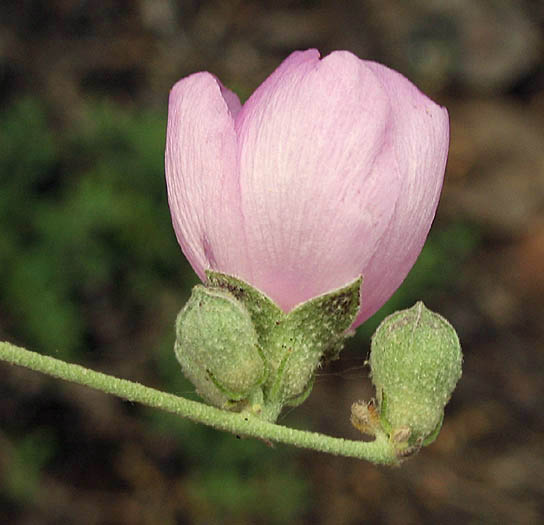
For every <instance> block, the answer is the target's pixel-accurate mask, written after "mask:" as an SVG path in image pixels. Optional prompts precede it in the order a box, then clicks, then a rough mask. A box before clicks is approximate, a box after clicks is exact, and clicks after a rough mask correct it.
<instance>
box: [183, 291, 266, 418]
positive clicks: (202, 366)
mask: <svg viewBox="0 0 544 525" xmlns="http://www.w3.org/2000/svg"><path fill="white" fill-rule="evenodd" d="M175 352H176V357H177V359H178V361H179V362H180V364H181V368H182V369H183V372H184V374H185V375H186V377H187V378H188V379H189V380H190V381H191V382H192V383H193V384H194V385H195V387H196V390H197V392H198V393H199V394H200V395H201V396H202V397H203V398H204V399H206V400H207V401H209V402H210V403H212V404H214V405H216V406H219V407H221V408H231V409H238V408H240V407H241V406H243V404H244V403H243V402H244V401H246V400H248V399H249V398H250V397H251V396H252V395H253V394H255V393H256V392H257V391H258V390H259V386H260V385H261V384H262V383H263V382H264V381H265V379H266V375H267V373H266V372H267V369H266V365H265V362H264V360H263V356H262V351H261V349H260V347H259V345H258V340H257V333H256V332H255V328H254V327H253V324H252V322H251V318H250V315H249V313H248V311H247V309H246V308H245V307H244V306H243V304H242V303H241V302H240V301H238V300H237V299H236V298H235V297H234V296H233V295H232V294H231V293H229V292H227V291H225V290H220V289H217V288H205V287H204V286H200V285H199V286H195V287H194V288H193V293H192V295H191V298H190V299H189V301H188V302H187V304H186V305H185V306H184V308H183V309H182V310H181V312H180V313H179V315H178V318H177V320H176V344H175Z"/></svg>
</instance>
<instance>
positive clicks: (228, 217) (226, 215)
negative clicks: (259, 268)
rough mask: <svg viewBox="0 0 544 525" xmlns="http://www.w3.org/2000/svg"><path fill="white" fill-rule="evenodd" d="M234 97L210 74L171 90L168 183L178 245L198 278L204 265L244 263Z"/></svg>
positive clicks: (203, 275) (236, 103)
mask: <svg viewBox="0 0 544 525" xmlns="http://www.w3.org/2000/svg"><path fill="white" fill-rule="evenodd" d="M239 109H240V102H239V101H238V98H237V97H236V95H234V94H233V93H231V92H230V91H228V90H226V88H224V87H223V86H222V85H221V84H220V83H219V81H218V80H217V79H216V78H215V77H213V76H212V75H211V74H209V73H196V74H194V75H191V76H189V77H187V78H184V79H183V80H181V81H179V82H178V83H177V84H176V85H175V86H174V88H173V89H172V91H171V93H170V99H169V106H168V127H167V133H166V135H167V136H166V155H165V164H166V182H167V189H168V202H169V204H170V211H171V214H172V222H173V225H174V230H175V232H176V237H177V239H178V242H179V244H180V245H181V248H182V250H183V252H184V254H185V256H186V257H187V259H188V260H189V262H190V263H191V265H192V266H193V268H194V270H195V271H196V273H197V274H198V275H199V277H200V278H201V279H202V280H204V279H205V274H204V271H205V270H206V269H207V268H214V269H221V268H238V267H242V268H243V266H244V264H245V262H244V261H245V260H246V256H245V241H244V238H243V228H242V216H241V213H240V192H239V188H238V174H237V173H238V172H237V168H236V149H237V146H236V132H235V130H234V119H233V115H235V114H236V113H237V112H238V111H239Z"/></svg>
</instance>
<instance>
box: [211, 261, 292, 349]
mask: <svg viewBox="0 0 544 525" xmlns="http://www.w3.org/2000/svg"><path fill="white" fill-rule="evenodd" d="M206 277H207V279H208V281H207V285H208V286H209V287H214V288H221V289H222V290H226V291H228V292H229V293H231V294H232V295H233V296H234V297H236V299H238V301H240V302H241V303H242V304H243V305H244V307H245V308H246V309H247V311H248V312H249V315H250V317H251V320H252V322H253V326H254V328H255V331H256V332H257V336H258V337H259V344H260V345H261V347H262V348H263V349H266V347H267V346H268V339H269V338H270V334H271V332H272V330H273V329H274V327H275V326H276V324H278V323H281V321H282V320H283V319H284V317H285V313H284V312H283V311H282V309H281V308H280V307H279V306H278V305H277V304H276V303H275V302H274V301H272V299H270V298H269V297H268V296H266V295H265V294H264V293H262V292H261V291H260V290H257V288H254V287H253V286H251V285H250V284H248V283H246V282H245V281H242V279H238V278H237V277H233V276H232V275H227V274H224V273H220V272H214V271H213V270H206Z"/></svg>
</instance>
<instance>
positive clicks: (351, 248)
mask: <svg viewBox="0 0 544 525" xmlns="http://www.w3.org/2000/svg"><path fill="white" fill-rule="evenodd" d="M448 137H449V126H448V114H447V111H446V110H445V109H444V108H442V107H440V106H438V105H436V104H435V103H434V102H432V101H431V100H430V99H429V98H427V97H426V96H425V95H423V94H422V93H421V92H420V91H419V90H418V89H417V88H416V87H415V86H414V85H413V84H411V83H410V82H409V81H408V80H407V79H406V78H404V77H403V76H402V75H400V74H399V73H397V72H395V71H392V70H391V69H388V68H386V67H385V66H382V65H380V64H377V63H375V62H367V61H364V60H360V59H358V58H357V57H356V56H354V55H353V54H351V53H349V52H347V51H336V52H334V53H331V54H330V55H328V56H326V57H325V58H323V59H320V57H319V52H318V51H317V50H315V49H310V50H308V51H302V52H300V51H296V52H294V53H292V54H291V55H290V56H289V57H288V58H287V59H286V60H285V61H284V62H283V63H282V64H281V65H280V66H279V67H278V69H276V71H274V72H273V73H272V74H271V75H270V76H269V77H268V78H267V79H266V80H265V81H264V82H263V84H261V86H259V87H258V88H257V90H256V91H255V93H253V95H252V96H251V97H250V98H249V99H248V101H247V102H246V103H245V104H244V105H243V106H242V105H241V104H240V101H239V100H238V97H237V96H236V95H235V94H234V93H232V92H231V91H229V90H228V89H226V88H225V87H224V86H223V85H222V84H221V83H220V82H219V80H218V79H217V78H215V77H214V76H213V75H211V74H210V73H206V72H203V73H195V74H193V75H190V76H189V77H187V78H184V79H182V80H180V81H179V82H178V83H177V84H176V85H175V86H174V88H173V89H172V91H171V93H170V100H169V110H168V130H167V142H166V181H167V186H168V199H169V204H170V210H171V213H172V220H173V224H174V229H175V232H176V236H177V239H178V242H179V243H180V245H181V248H182V250H183V252H184V253H185V256H186V257H187V259H188V260H189V262H190V263H191V265H192V266H193V268H194V270H195V271H196V273H197V274H198V275H199V277H200V278H201V279H202V280H205V273H204V272H205V270H206V269H213V270H217V271H220V272H223V273H227V274H230V275H234V276H236V277H239V278H241V279H243V280H245V281H247V282H249V283H250V284H252V285H253V286H255V287H256V288H258V289H260V290H261V291H262V292H264V293H266V294H267V295H268V296H269V297H270V298H271V299H273V300H274V301H275V302H276V303H277V304H278V305H279V306H280V307H281V308H282V309H283V310H285V311H286V312H287V311H289V310H290V309H292V308H293V307H294V306H295V305H296V304H298V303H301V302H303V301H306V300H307V299H310V298H312V297H314V296H316V295H319V294H322V293H325V292H328V291H331V290H333V289H335V288H338V287H340V286H343V285H344V284H347V283H348V282H350V281H352V280H353V279H355V278H356V277H357V276H359V275H361V274H362V276H363V286H362V300H361V311H360V314H359V316H358V317H357V320H356V321H355V323H354V326H357V325H358V324H360V323H362V322H363V321H364V320H366V319H367V318H368V317H370V316H371V315H372V314H373V313H374V312H375V311H376V310H377V309H378V308H380V307H381V306H382V305H383V303H384V302H385V301H386V300H387V299H388V298H389V297H390V296H391V294H392V293H393V292H394V291H395V290H396V289H397V288H398V286H399V285H400V284H401V282H402V281H403V280H404V278H405V277H406V275H407V273H408V271H409V270H410V268H411V267H412V265H413V264H414V262H415V260H416V258H417V256H418V255H419V252H420V251H421V248H422V247H423V243H424V242H425V238H426V237H427V233H428V231H429V228H430V226H431V223H432V221H433V218H434V215H435V211H436V207H437V205H438V199H439V196H440V190H441V186H442V179H443V175H444V169H445V165H446V158H447V152H448V140H449V139H448Z"/></svg>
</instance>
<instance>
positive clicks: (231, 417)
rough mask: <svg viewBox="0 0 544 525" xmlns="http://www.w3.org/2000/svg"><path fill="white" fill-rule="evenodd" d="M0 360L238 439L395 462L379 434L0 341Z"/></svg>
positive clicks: (383, 437)
mask: <svg viewBox="0 0 544 525" xmlns="http://www.w3.org/2000/svg"><path fill="white" fill-rule="evenodd" d="M0 360H3V361H7V362H8V363H11V364H14V365H19V366H23V367H26V368H30V369H31V370H35V371H37V372H42V373H44V374H48V375H50V376H53V377H57V378H59V379H64V380H66V381H72V382H74V383H78V384H80V385H85V386H88V387H90V388H94V389H96V390H101V391H102V392H105V393H107V394H113V395H116V396H119V397H121V398H123V399H126V400H128V401H134V402H138V403H141V404H143V405H146V406H149V407H153V408H159V409H161V410H165V411H166V412H171V413H172V414H176V415H178V416H181V417H186V418H188V419H190V420H192V421H195V422H197V423H203V424H205V425H209V426H212V427H214V428H217V429H220V430H226V431H228V432H232V433H234V434H237V435H243V436H252V437H256V438H260V439H263V440H267V441H276V442H280V443H287V444H290V445H295V446H297V447H301V448H308V449H313V450H318V451H321V452H328V453H330V454H335V455H339V456H347V457H353V458H358V459H366V460H368V461H371V462H372V463H380V464H389V465H392V464H397V463H398V460H397V457H396V455H395V451H394V448H393V446H392V444H391V443H390V441H389V439H388V437H387V436H386V435H385V434H383V433H378V435H377V436H376V439H375V440H374V441H371V442H363V441H351V440H346V439H342V438H334V437H330V436H325V435H323V434H317V433H315V432H308V431H304V430H295V429H292V428H288V427H284V426H281V425H277V424H274V423H269V422H267V421H263V420H262V419H260V418H258V417H256V416H254V415H252V414H250V413H243V414H242V413H234V412H226V411H224V410H220V409H218V408H215V407H211V406H208V405H205V404H203V403H199V402H197V401H191V400H188V399H185V398H183V397H179V396H175V395H172V394H168V393H166V392H161V391H159V390H155V389H154V388H149V387H146V386H144V385H141V384H140V383H134V382H132V381H127V380H125V379H119V378H117V377H113V376H110V375H107V374H102V373H100V372H95V371H94V370H90V369H88V368H85V367H83V366H80V365H74V364H70V363H66V362H64V361H61V360H59V359H55V358H53V357H49V356H44V355H41V354H38V353H36V352H31V351H29V350H26V349H24V348H21V347H18V346H15V345H12V344H10V343H7V342H0Z"/></svg>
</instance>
